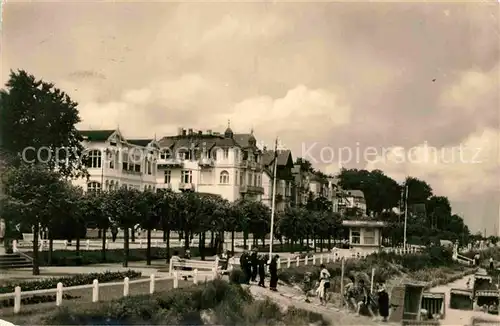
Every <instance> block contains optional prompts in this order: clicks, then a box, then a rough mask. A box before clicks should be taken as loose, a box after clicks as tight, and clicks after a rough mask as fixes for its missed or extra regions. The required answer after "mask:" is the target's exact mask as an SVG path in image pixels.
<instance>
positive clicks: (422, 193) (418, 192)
mask: <svg viewBox="0 0 500 326" xmlns="http://www.w3.org/2000/svg"><path fill="white" fill-rule="evenodd" d="M405 185H406V186H408V201H407V202H408V205H413V204H423V203H426V202H427V200H428V199H429V198H430V197H431V196H432V195H433V193H432V188H431V186H430V185H429V184H428V183H427V182H425V181H423V180H419V179H417V178H413V177H408V178H406V180H405Z"/></svg>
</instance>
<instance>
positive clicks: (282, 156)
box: [262, 149, 292, 166]
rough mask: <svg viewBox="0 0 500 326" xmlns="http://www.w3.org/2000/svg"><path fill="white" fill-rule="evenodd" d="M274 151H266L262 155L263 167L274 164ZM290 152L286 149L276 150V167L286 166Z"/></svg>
mask: <svg viewBox="0 0 500 326" xmlns="http://www.w3.org/2000/svg"><path fill="white" fill-rule="evenodd" d="M274 155H275V154H274V151H270V150H267V151H265V152H264V153H263V154H262V163H263V164H264V165H265V166H268V165H271V163H273V162H274ZM291 155H292V152H291V151H290V150H288V149H285V150H278V165H280V166H286V165H287V163H288V159H289V158H290V157H291Z"/></svg>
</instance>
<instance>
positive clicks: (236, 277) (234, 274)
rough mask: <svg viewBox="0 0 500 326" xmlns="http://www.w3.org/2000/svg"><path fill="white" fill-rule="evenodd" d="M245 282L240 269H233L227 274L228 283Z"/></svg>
mask: <svg viewBox="0 0 500 326" xmlns="http://www.w3.org/2000/svg"><path fill="white" fill-rule="evenodd" d="M245 281H246V276H245V273H243V271H242V270H241V269H236V268H235V269H233V270H232V271H231V272H230V273H229V282H230V283H233V284H244V283H245Z"/></svg>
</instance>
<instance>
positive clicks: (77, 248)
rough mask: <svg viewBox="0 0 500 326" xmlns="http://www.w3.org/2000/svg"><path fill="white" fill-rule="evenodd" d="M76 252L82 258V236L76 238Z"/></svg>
mask: <svg viewBox="0 0 500 326" xmlns="http://www.w3.org/2000/svg"><path fill="white" fill-rule="evenodd" d="M75 252H76V255H77V256H80V235H77V236H76V248H75Z"/></svg>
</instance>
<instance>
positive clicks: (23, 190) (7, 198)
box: [2, 165, 72, 275]
mask: <svg viewBox="0 0 500 326" xmlns="http://www.w3.org/2000/svg"><path fill="white" fill-rule="evenodd" d="M2 183H3V186H4V195H3V199H2V204H3V205H2V206H3V210H4V214H5V215H6V216H5V217H7V218H8V219H11V220H14V221H15V222H17V223H20V224H22V225H24V226H25V227H30V228H32V229H33V275H39V274H40V268H39V261H38V238H39V234H40V226H47V225H50V224H51V219H52V218H53V216H54V215H55V214H57V210H58V209H60V207H61V206H60V205H61V198H66V196H67V192H66V191H67V190H68V187H67V186H66V185H65V184H64V181H61V180H60V179H59V174H57V173H55V172H52V171H50V170H47V169H45V168H44V167H43V166H38V165H34V166H29V165H20V166H19V167H10V168H8V169H7V170H6V173H5V174H3V175H2ZM68 200H72V199H68Z"/></svg>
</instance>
